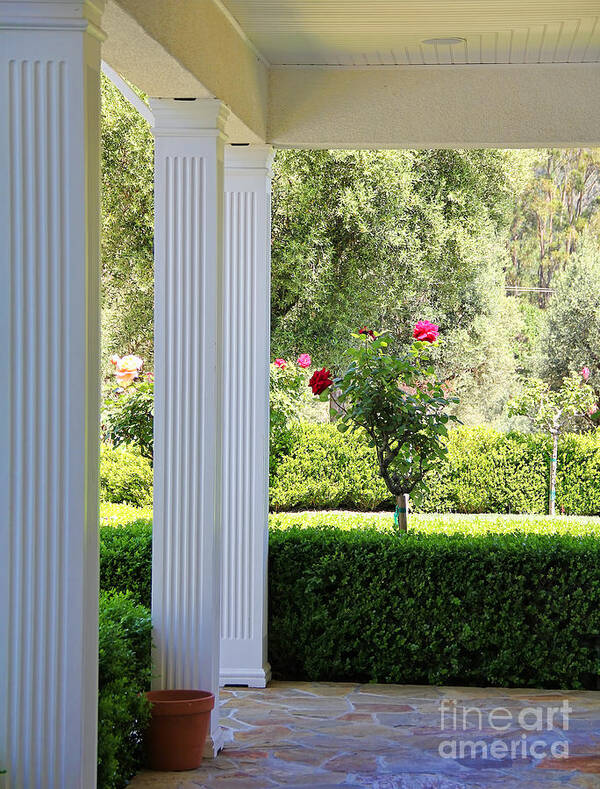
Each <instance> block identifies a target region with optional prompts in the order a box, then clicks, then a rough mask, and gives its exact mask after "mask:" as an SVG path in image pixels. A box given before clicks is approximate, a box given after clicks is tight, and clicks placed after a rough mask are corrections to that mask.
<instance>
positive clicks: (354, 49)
mask: <svg viewBox="0 0 600 789" xmlns="http://www.w3.org/2000/svg"><path fill="white" fill-rule="evenodd" d="M103 26H104V28H105V30H106V32H107V34H108V39H107V41H106V43H105V45H104V49H103V57H104V59H105V60H106V61H107V62H108V63H109V64H110V65H111V66H112V67H113V68H115V69H116V70H117V71H119V72H120V73H121V74H123V76H125V77H126V78H128V79H130V80H131V81H132V82H134V83H135V84H137V85H139V87H140V88H142V89H143V90H145V91H146V92H147V93H148V94H149V95H152V96H157V97H192V96H193V97H205V96H216V97H218V98H219V99H221V100H222V101H224V102H225V103H226V104H227V105H228V106H229V108H230V109H231V111H232V116H231V118H232V120H231V123H230V127H229V128H228V133H229V137H230V140H231V141H232V142H257V141H267V142H270V143H272V144H273V145H276V146H281V147H307V148H327V147H348V148H403V147H479V146H487V147H529V146H543V145H555V146H569V145H573V146H586V145H600V90H599V87H598V86H599V85H600V5H599V0H185V1H183V0H108V2H107V6H106V12H105V15H104V18H103ZM440 37H456V38H459V39H464V41H460V42H459V43H457V44H454V45H452V46H450V45H447V44H445V45H440V44H438V45H434V44H424V43H422V42H423V41H424V40H425V39H430V38H440Z"/></svg>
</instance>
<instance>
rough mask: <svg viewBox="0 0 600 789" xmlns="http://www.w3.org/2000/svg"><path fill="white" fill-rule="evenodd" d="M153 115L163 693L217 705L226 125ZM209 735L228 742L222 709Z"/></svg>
mask: <svg viewBox="0 0 600 789" xmlns="http://www.w3.org/2000/svg"><path fill="white" fill-rule="evenodd" d="M150 107H151V110H152V112H153V114H154V117H155V126H154V135H155V138H156V153H155V245H154V247H155V381H156V384H155V417H154V419H155V423H154V425H155V427H154V430H155V444H154V446H155V454H154V525H153V563H152V618H153V625H154V643H155V645H156V649H155V655H154V671H155V673H156V675H157V676H156V679H155V682H154V685H155V687H157V688H192V689H202V690H209V691H212V692H213V693H214V694H215V697H216V698H217V699H218V687H219V635H220V634H219V622H220V598H221V495H220V491H221V435H222V410H221V398H222V392H221V374H220V368H221V360H222V323H223V308H222V304H223V243H222V239H223V145H224V139H225V138H224V133H223V128H224V124H225V120H226V117H227V110H226V109H225V107H224V106H223V104H222V103H221V102H219V101H217V100H214V99H199V100H197V101H177V100H172V99H151V100H150ZM210 734H211V738H212V741H214V742H217V743H218V742H220V741H221V739H222V734H221V733H220V731H219V705H218V702H217V704H216V705H215V709H214V712H213V715H212V718H211V732H210Z"/></svg>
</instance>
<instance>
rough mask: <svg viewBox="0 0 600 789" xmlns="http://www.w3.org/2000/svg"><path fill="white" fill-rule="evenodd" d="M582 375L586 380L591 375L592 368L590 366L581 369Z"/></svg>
mask: <svg viewBox="0 0 600 789" xmlns="http://www.w3.org/2000/svg"><path fill="white" fill-rule="evenodd" d="M581 377H582V378H583V380H584V381H587V379H588V378H589V377H590V368H589V367H584V368H583V369H582V370H581Z"/></svg>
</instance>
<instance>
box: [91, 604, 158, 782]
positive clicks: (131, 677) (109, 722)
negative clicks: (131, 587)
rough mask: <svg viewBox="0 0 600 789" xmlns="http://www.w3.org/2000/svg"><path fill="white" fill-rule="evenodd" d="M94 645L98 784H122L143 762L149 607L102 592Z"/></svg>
mask: <svg viewBox="0 0 600 789" xmlns="http://www.w3.org/2000/svg"><path fill="white" fill-rule="evenodd" d="M99 618H100V630H99V643H98V658H99V669H98V788H99V789H120V788H121V787H123V786H125V785H126V784H127V782H128V780H129V778H131V776H132V775H134V774H135V773H136V772H137V770H138V769H139V767H140V766H141V765H142V761H143V734H144V730H145V728H146V725H147V722H148V716H149V705H148V703H147V702H146V699H145V696H144V695H143V692H144V691H145V690H149V688H150V677H151V619H150V611H149V610H148V609H147V608H145V607H144V606H141V605H138V604H136V603H135V602H134V601H133V600H132V599H131V598H130V597H128V596H127V595H123V594H109V593H105V592H104V593H101V595H100V617H99Z"/></svg>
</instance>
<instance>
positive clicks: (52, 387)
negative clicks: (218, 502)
mask: <svg viewBox="0 0 600 789" xmlns="http://www.w3.org/2000/svg"><path fill="white" fill-rule="evenodd" d="M102 6H103V2H102V0H94V2H78V1H77V0H61V2H53V0H46V2H28V0H21V2H0V106H1V108H2V109H1V112H0V172H1V173H2V185H1V187H0V227H1V228H2V243H1V244H0V261H1V264H0V338H1V340H0V370H1V371H2V373H1V376H0V404H1V405H0V769H2V768H4V769H6V770H7V774H6V775H5V776H4V784H5V786H9V787H11V788H12V789H23V787H28V788H29V787H31V788H32V789H33V788H37V787H45V788H48V787H56V789H64V788H65V787H69V789H71V788H72V789H92V788H93V787H95V786H96V709H97V674H98V542H97V534H98V504H97V502H98V438H99V414H98V402H99V351H100V348H99V324H100V321H99V222H98V217H99V200H98V197H99V108H100V78H99V71H100V40H101V33H100V30H99V27H98V25H99V23H100V13H101V11H102ZM0 780H1V779H0Z"/></svg>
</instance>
